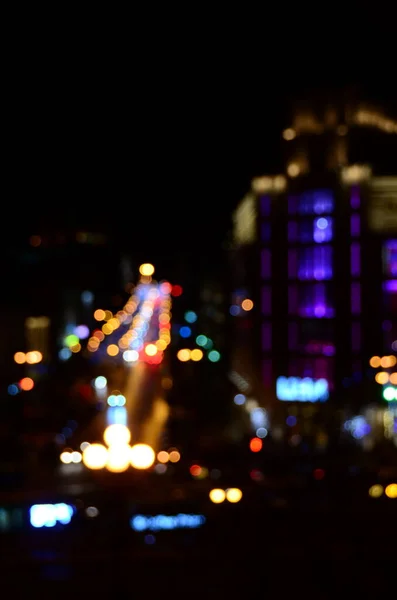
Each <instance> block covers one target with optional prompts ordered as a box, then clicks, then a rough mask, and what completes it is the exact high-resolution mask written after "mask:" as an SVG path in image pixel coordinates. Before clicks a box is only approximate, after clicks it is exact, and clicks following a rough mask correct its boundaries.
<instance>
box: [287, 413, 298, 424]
mask: <svg viewBox="0 0 397 600" xmlns="http://www.w3.org/2000/svg"><path fill="white" fill-rule="evenodd" d="M286 423H287V425H288V427H294V426H295V425H296V417H294V416H293V415H290V416H289V417H287V420H286Z"/></svg>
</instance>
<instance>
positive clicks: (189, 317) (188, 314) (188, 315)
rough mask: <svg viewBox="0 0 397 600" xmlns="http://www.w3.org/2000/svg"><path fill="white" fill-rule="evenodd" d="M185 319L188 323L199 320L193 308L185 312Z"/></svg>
mask: <svg viewBox="0 0 397 600" xmlns="http://www.w3.org/2000/svg"><path fill="white" fill-rule="evenodd" d="M185 321H186V322H187V323H195V322H196V321H197V315H196V313H195V312H193V311H192V310H188V311H187V312H185Z"/></svg>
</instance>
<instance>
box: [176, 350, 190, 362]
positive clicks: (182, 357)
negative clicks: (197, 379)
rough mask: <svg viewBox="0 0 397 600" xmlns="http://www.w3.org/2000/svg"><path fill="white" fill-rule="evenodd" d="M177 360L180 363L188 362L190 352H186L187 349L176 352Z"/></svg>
mask: <svg viewBox="0 0 397 600" xmlns="http://www.w3.org/2000/svg"><path fill="white" fill-rule="evenodd" d="M177 358H178V360H180V361H181V362H187V361H188V360H190V350H188V349H187V348H182V349H181V350H179V351H178V353H177Z"/></svg>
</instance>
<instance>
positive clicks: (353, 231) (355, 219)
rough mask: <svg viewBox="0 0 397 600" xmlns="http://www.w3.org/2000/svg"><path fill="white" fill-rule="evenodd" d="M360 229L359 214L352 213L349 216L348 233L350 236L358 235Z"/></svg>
mask: <svg viewBox="0 0 397 600" xmlns="http://www.w3.org/2000/svg"><path fill="white" fill-rule="evenodd" d="M360 231H361V219H360V215H352V216H351V217H350V235H351V237H359V236H360Z"/></svg>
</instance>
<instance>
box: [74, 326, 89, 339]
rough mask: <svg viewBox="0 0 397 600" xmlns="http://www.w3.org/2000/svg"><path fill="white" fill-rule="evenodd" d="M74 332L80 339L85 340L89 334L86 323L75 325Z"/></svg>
mask: <svg viewBox="0 0 397 600" xmlns="http://www.w3.org/2000/svg"><path fill="white" fill-rule="evenodd" d="M74 333H75V335H77V337H78V338H79V339H80V340H86V339H87V338H88V336H89V335H90V330H89V329H88V327H87V325H77V327H76V329H75V330H74Z"/></svg>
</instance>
